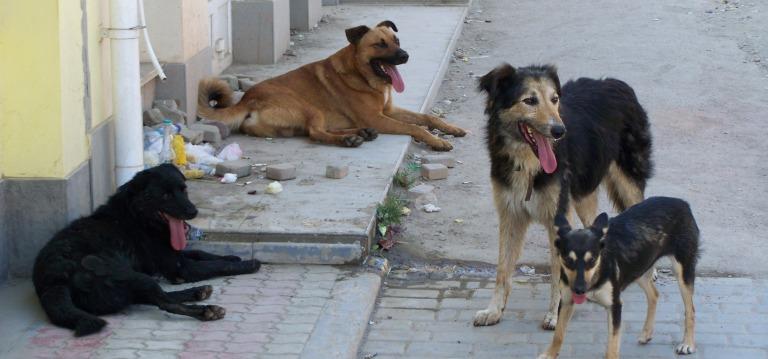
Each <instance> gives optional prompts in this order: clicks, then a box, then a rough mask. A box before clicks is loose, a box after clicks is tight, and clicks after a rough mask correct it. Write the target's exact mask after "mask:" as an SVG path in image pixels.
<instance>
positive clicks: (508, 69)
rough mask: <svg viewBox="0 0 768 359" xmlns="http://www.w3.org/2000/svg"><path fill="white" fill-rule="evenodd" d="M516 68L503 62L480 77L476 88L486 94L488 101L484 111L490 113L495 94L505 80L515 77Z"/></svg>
mask: <svg viewBox="0 0 768 359" xmlns="http://www.w3.org/2000/svg"><path fill="white" fill-rule="evenodd" d="M515 73H516V70H515V68H514V67H512V65H510V64H508V63H503V64H501V65H499V67H497V68H495V69H493V70H491V72H489V73H487V74H485V75H484V76H483V77H481V78H480V81H479V82H478V85H477V88H478V90H480V91H485V92H486V93H487V94H488V102H487V103H486V107H485V113H490V111H491V108H492V107H493V101H494V99H495V98H496V94H497V92H498V90H499V88H500V87H501V85H503V84H504V83H506V82H509V81H511V80H514V79H515Z"/></svg>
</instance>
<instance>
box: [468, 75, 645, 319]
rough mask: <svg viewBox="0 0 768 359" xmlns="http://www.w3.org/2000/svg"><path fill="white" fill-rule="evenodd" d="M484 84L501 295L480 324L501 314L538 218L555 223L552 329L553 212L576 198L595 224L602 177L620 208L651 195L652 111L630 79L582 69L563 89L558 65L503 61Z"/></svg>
mask: <svg viewBox="0 0 768 359" xmlns="http://www.w3.org/2000/svg"><path fill="white" fill-rule="evenodd" d="M480 90H481V91H484V92H486V93H487V95H488V99H487V103H486V109H485V112H486V114H488V116H489V119H488V124H487V141H488V150H489V152H490V157H491V184H492V186H493V195H494V200H495V204H496V209H497V211H498V215H499V259H498V267H497V274H496V288H495V291H494V294H493V298H492V299H491V302H490V304H489V305H488V308H487V309H484V310H481V311H478V312H477V313H476V314H475V318H474V324H475V325H493V324H495V323H497V322H498V321H499V320H501V316H502V311H503V310H504V307H505V306H506V302H507V297H508V296H509V290H510V280H511V274H512V271H513V270H514V267H515V262H516V261H517V259H518V257H519V256H520V253H521V251H522V248H523V242H524V241H523V239H524V236H525V233H526V230H527V228H528V226H529V224H530V223H531V222H532V221H536V222H539V223H541V224H543V225H544V226H545V227H546V228H547V230H548V232H549V243H550V255H551V273H553V276H552V297H551V301H550V306H549V312H548V313H547V314H546V316H545V318H544V323H543V327H544V328H545V329H554V327H555V324H556V322H557V306H558V303H559V302H560V294H559V293H560V292H559V290H558V289H559V277H558V276H557V273H560V261H559V260H558V259H557V250H556V249H555V248H554V241H555V238H556V231H555V227H554V225H553V223H554V222H553V221H554V217H555V214H557V213H570V210H569V208H570V200H571V199H572V200H573V203H574V206H575V208H576V213H578V215H579V218H580V219H581V221H582V223H585V225H588V224H591V223H592V221H593V220H594V218H595V215H596V211H597V188H598V186H599V185H600V184H601V183H604V184H605V185H606V187H607V189H608V195H609V197H610V199H611V200H612V202H613V204H614V205H615V207H616V208H617V209H618V210H620V211H622V210H624V209H625V208H627V207H629V206H631V205H633V204H635V203H638V202H640V201H642V200H643V197H644V190H645V184H646V181H647V180H648V178H650V176H651V171H652V163H651V158H650V157H651V135H650V130H649V124H648V120H647V117H646V114H645V111H644V110H643V108H642V106H640V103H638V101H637V98H636V97H635V93H634V91H633V90H632V88H631V87H629V86H628V85H627V84H626V83H624V82H622V81H619V80H615V79H605V80H593V79H587V78H581V79H578V80H575V81H571V82H568V83H566V84H565V85H564V86H562V89H561V87H560V80H559V78H558V75H557V71H556V70H555V68H554V67H553V66H530V67H523V68H518V69H515V68H514V67H512V66H510V65H509V64H504V65H502V66H500V67H498V68H496V69H494V70H493V71H491V72H489V73H488V74H486V75H485V76H483V77H482V78H481V79H480Z"/></svg>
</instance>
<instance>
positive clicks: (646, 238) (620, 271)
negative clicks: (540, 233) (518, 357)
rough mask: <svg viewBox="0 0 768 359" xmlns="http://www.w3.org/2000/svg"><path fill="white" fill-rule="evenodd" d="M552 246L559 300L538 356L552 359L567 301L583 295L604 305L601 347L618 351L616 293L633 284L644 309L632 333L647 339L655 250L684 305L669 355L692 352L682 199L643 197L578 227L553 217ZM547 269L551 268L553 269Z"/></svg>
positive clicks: (693, 256) (694, 229)
mask: <svg viewBox="0 0 768 359" xmlns="http://www.w3.org/2000/svg"><path fill="white" fill-rule="evenodd" d="M555 227H557V236H558V238H557V240H555V246H556V247H557V249H558V251H559V253H560V256H559V258H560V262H561V272H560V295H561V297H562V299H561V302H560V311H559V313H558V315H559V318H558V320H557V327H556V328H555V335H554V337H553V338H552V343H551V344H550V346H549V348H548V349H547V351H546V352H545V353H543V354H541V355H540V356H539V359H555V358H557V355H558V353H559V352H560V347H561V345H562V344H563V339H564V338H565V331H566V329H567V327H568V322H569V320H570V319H571V315H573V310H574V304H582V303H584V302H585V301H586V299H587V297H589V298H590V299H591V300H593V301H595V302H596V303H598V304H600V305H602V306H603V307H605V308H606V309H607V312H608V328H609V330H608V348H607V350H606V353H605V357H606V358H608V359H615V358H618V357H619V345H620V343H621V307H622V302H621V297H620V295H621V292H622V291H623V290H624V289H626V288H627V287H628V286H629V285H630V284H632V283H637V284H638V285H639V286H640V288H642V289H643V291H644V292H645V296H646V299H647V303H648V309H647V312H646V317H645V324H644V325H643V331H642V333H641V334H640V337H639V338H638V342H639V343H640V344H647V343H648V342H650V341H651V338H652V337H653V326H654V321H655V319H656V304H657V303H658V300H659V291H658V290H656V286H655V285H654V284H653V265H654V264H655V263H656V261H658V260H659V258H661V257H669V258H670V259H671V260H672V263H673V267H674V269H675V274H676V275H677V284H678V286H679V287H680V294H681V295H682V297H683V304H684V306H685V321H684V322H683V325H684V328H685V334H684V336H683V342H682V343H680V344H679V345H678V346H677V347H676V348H675V352H676V353H677V354H691V353H693V352H695V351H696V344H695V342H694V333H693V331H694V328H693V327H694V321H695V318H694V316H695V310H694V306H693V283H694V280H695V278H696V262H697V260H698V257H699V227H698V226H697V225H696V220H695V219H694V218H693V213H691V207H690V206H689V205H688V203H686V202H685V201H683V200H681V199H677V198H670V197H651V198H649V199H647V200H645V201H643V202H640V203H638V204H636V205H634V206H632V207H630V208H629V209H627V210H626V211H624V212H622V213H621V214H619V215H618V216H616V217H614V218H613V219H611V220H610V225H609V222H608V215H607V214H605V213H603V214H601V215H599V216H598V217H597V219H595V223H594V224H592V226H590V227H589V228H586V229H576V230H573V229H571V226H570V224H569V223H568V220H567V219H566V218H565V216H563V215H557V216H556V217H555ZM553 276H554V275H553Z"/></svg>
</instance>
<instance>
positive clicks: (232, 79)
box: [219, 75, 240, 91]
mask: <svg viewBox="0 0 768 359" xmlns="http://www.w3.org/2000/svg"><path fill="white" fill-rule="evenodd" d="M219 78H220V79H222V80H224V81H225V82H226V83H227V84H228V85H229V87H230V88H231V89H232V91H238V90H240V83H239V82H238V80H237V76H235V75H221V76H219Z"/></svg>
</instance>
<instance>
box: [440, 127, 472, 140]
mask: <svg viewBox="0 0 768 359" xmlns="http://www.w3.org/2000/svg"><path fill="white" fill-rule="evenodd" d="M445 133H447V134H449V135H454V136H456V137H464V136H466V135H467V131H465V130H463V129H461V128H459V127H456V126H451V127H450V128H448V131H445Z"/></svg>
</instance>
